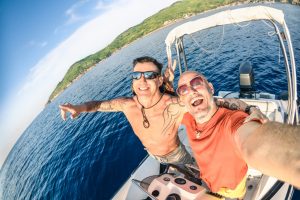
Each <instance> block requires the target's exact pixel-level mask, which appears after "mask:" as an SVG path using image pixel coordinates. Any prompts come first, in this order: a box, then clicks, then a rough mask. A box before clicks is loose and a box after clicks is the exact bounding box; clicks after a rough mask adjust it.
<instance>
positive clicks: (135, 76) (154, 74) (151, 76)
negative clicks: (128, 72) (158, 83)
mask: <svg viewBox="0 0 300 200" xmlns="http://www.w3.org/2000/svg"><path fill="white" fill-rule="evenodd" d="M142 75H144V77H145V79H155V78H156V77H158V76H159V73H157V72H152V71H147V72H132V78H133V79H135V80H139V79H140V78H141V77H142Z"/></svg>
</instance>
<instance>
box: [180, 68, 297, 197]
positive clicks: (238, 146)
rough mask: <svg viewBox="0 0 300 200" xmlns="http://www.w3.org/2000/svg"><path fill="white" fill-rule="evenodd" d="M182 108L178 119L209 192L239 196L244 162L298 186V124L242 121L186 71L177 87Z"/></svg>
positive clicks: (209, 87) (200, 79) (195, 75)
mask: <svg viewBox="0 0 300 200" xmlns="http://www.w3.org/2000/svg"><path fill="white" fill-rule="evenodd" d="M176 92H177V94H178V95H179V98H180V100H181V102H183V103H184V105H185V108H186V110H187V111H188V112H187V113H185V115H184V117H183V120H182V123H183V124H184V125H185V127H186V130H187V135H188V138H189V143H190V145H191V148H192V151H193V153H194V157H195V159H196V162H197V164H198V166H199V168H200V172H201V174H200V177H201V178H202V179H203V180H204V181H205V183H206V184H207V186H208V187H209V188H210V189H211V191H212V192H217V193H219V194H220V195H222V196H225V197H228V198H242V197H243V196H244V194H245V192H246V185H245V184H246V173H247V170H248V165H249V166H251V167H253V168H256V169H258V170H260V171H261V172H263V173H264V174H267V175H270V176H274V177H276V178H278V179H280V180H283V181H286V182H288V183H291V184H293V185H295V186H296V187H300V145H299V144H300V134H299V133H300V127H299V126H298V127H297V126H291V125H285V124H280V123H278V122H267V123H264V124H262V123H261V122H259V121H257V120H255V119H252V120H248V122H245V119H246V117H247V114H246V113H244V112H241V111H237V110H227V109H224V108H220V107H218V106H217V104H216V103H215V100H214V98H213V93H214V88H213V85H212V84H211V83H209V82H208V81H207V79H206V78H205V77H204V76H203V75H202V74H200V73H198V72H195V71H187V72H185V73H183V74H182V75H181V76H180V78H179V81H178V88H177V90H176Z"/></svg>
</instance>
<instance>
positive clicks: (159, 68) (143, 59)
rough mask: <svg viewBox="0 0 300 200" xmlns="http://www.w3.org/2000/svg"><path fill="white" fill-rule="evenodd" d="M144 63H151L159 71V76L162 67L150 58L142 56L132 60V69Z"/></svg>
mask: <svg viewBox="0 0 300 200" xmlns="http://www.w3.org/2000/svg"><path fill="white" fill-rule="evenodd" d="M146 62H151V63H153V64H154V65H155V66H156V67H157V69H158V70H159V73H160V74H161V70H162V68H163V65H162V64H161V63H160V62H158V61H157V60H156V59H154V58H152V57H150V56H142V57H139V58H136V59H134V60H133V68H134V67H135V65H136V64H138V63H146Z"/></svg>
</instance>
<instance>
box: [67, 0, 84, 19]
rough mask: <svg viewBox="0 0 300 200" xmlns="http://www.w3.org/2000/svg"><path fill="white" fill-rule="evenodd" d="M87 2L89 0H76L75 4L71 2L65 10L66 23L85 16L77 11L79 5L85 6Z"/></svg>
mask: <svg viewBox="0 0 300 200" xmlns="http://www.w3.org/2000/svg"><path fill="white" fill-rule="evenodd" d="M87 2H89V0H81V1H78V2H76V3H75V4H73V5H72V6H71V7H70V8H69V9H67V11H66V12H65V14H66V15H67V17H68V20H67V24H73V23H76V22H78V21H80V20H82V19H84V18H85V17H84V16H81V15H79V14H78V12H77V11H78V10H79V9H80V8H81V7H83V6H85V4H86V3H87Z"/></svg>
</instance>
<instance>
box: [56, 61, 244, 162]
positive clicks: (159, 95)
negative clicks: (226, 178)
mask: <svg viewBox="0 0 300 200" xmlns="http://www.w3.org/2000/svg"><path fill="white" fill-rule="evenodd" d="M161 71H162V64H161V63H159V62H158V61H157V60H155V59H154V58H151V57H147V56H145V57H140V58H137V59H135V60H134V61H133V72H132V89H133V92H134V93H135V95H134V96H133V97H121V98H116V99H112V100H106V101H90V102H86V103H83V104H81V105H72V104H69V103H68V104H65V105H60V110H61V116H62V118H63V119H64V120H66V114H67V112H70V113H71V118H72V119H73V118H76V117H77V116H78V115H79V114H80V113H82V112H97V111H100V112H123V113H124V114H125V116H126V117H127V119H128V121H129V123H130V125H131V127H132V129H133V131H134V133H135V134H136V136H137V137H138V138H139V139H140V141H141V142H142V144H143V145H144V147H145V149H146V150H147V152H148V153H149V155H151V156H152V157H153V158H155V159H156V160H158V161H159V162H161V163H172V164H194V161H193V159H192V157H191V155H190V154H189V153H188V152H187V150H186V148H185V146H184V145H183V144H182V143H181V142H180V140H179V137H178V133H177V130H178V127H179V125H180V124H181V119H182V116H183V114H184V109H183V108H184V106H182V105H180V104H179V102H178V97H177V96H173V95H170V94H167V93H166V92H164V91H161V90H160V88H161V87H162V85H163V82H164V80H163V77H162V76H161ZM165 80H167V79H165ZM171 87H172V86H171ZM219 102H223V101H222V100H220V101H219ZM228 105H235V106H234V108H235V109H236V108H237V109H241V110H245V107H246V106H247V104H245V103H243V102H241V101H234V100H233V101H232V102H231V101H230V100H228Z"/></svg>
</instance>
